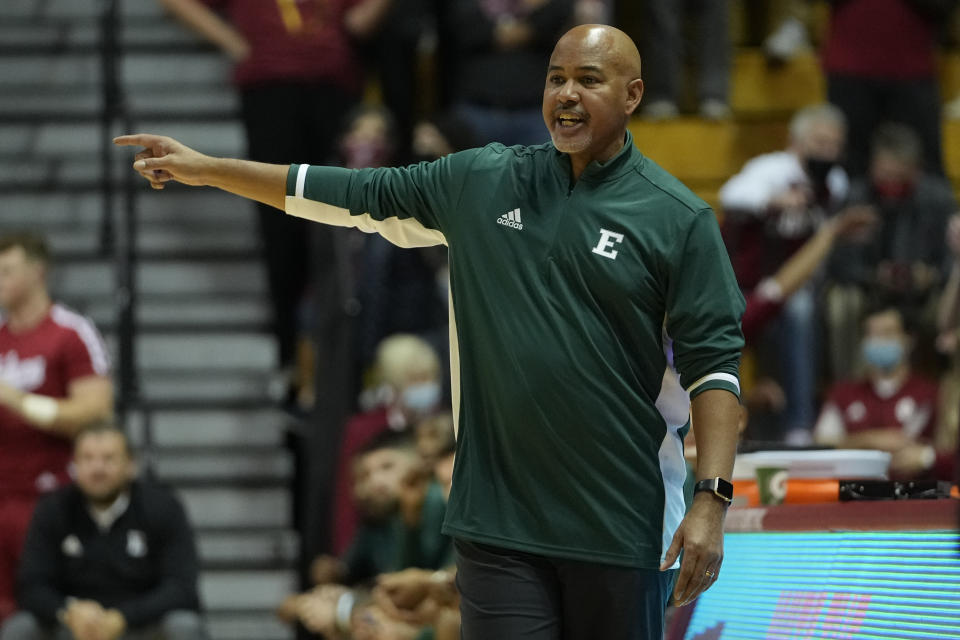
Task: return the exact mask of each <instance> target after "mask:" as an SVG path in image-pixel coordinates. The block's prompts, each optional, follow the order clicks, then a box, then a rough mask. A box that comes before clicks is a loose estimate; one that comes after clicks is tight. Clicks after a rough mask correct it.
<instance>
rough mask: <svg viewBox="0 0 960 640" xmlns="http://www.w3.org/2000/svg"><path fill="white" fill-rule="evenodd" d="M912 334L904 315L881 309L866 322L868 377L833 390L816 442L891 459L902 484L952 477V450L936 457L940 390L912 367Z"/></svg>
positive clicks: (864, 343) (863, 351) (864, 348)
mask: <svg viewBox="0 0 960 640" xmlns="http://www.w3.org/2000/svg"><path fill="white" fill-rule="evenodd" d="M913 344H914V338H913V334H912V333H911V332H910V331H908V329H907V327H906V324H905V320H904V316H903V313H902V312H901V311H899V310H898V309H896V308H894V307H885V308H880V309H878V310H877V311H874V312H872V313H870V314H868V315H867V317H866V319H865V320H864V337H863V341H862V342H861V354H862V357H863V361H864V366H865V368H866V376H865V377H864V378H862V379H860V380H848V381H843V382H839V383H837V384H836V385H834V387H833V388H832V389H831V390H830V392H829V394H828V397H827V401H826V403H825V404H824V407H823V410H822V412H821V413H820V418H819V420H818V421H817V425H816V429H815V430H814V437H815V439H816V442H817V443H818V444H821V445H830V446H835V447H839V448H847V449H878V450H880V451H887V452H889V453H891V454H893V458H892V460H891V462H890V471H891V476H893V477H894V478H898V479H914V478H922V477H935V478H942V479H944V480H948V479H950V478H951V477H952V458H953V455H954V452H953V451H952V450H947V451H937V450H936V449H935V448H934V447H933V446H932V443H933V442H934V439H935V437H936V429H937V385H936V383H934V382H931V381H929V380H926V379H925V378H923V377H921V376H919V375H917V374H915V373H914V372H913V370H912V368H911V365H910V352H911V349H912V348H913Z"/></svg>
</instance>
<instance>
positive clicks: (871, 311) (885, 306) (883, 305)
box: [861, 298, 917, 335]
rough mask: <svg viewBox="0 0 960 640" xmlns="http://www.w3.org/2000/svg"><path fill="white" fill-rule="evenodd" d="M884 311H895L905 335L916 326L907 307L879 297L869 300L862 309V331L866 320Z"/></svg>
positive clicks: (913, 331) (865, 325)
mask: <svg viewBox="0 0 960 640" xmlns="http://www.w3.org/2000/svg"><path fill="white" fill-rule="evenodd" d="M884 313H895V314H897V316H898V317H899V318H900V326H901V327H903V332H904V333H905V334H907V335H913V334H914V333H915V330H916V328H917V323H916V321H915V319H914V317H913V313H911V312H910V311H909V310H908V309H907V308H905V307H903V306H902V305H899V304H896V303H895V302H893V301H891V300H887V299H884V298H879V299H876V300H873V301H871V302H870V303H869V304H868V306H867V308H866V309H864V311H863V318H862V321H861V322H862V326H863V329H864V331H866V327H867V320H869V319H870V318H872V317H873V316H878V315H881V314H884Z"/></svg>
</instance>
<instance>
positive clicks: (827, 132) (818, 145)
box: [797, 120, 846, 162]
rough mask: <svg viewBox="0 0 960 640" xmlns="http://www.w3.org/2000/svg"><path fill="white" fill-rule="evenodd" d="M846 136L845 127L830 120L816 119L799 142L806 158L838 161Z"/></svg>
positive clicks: (802, 153)
mask: <svg viewBox="0 0 960 640" xmlns="http://www.w3.org/2000/svg"><path fill="white" fill-rule="evenodd" d="M845 137H846V134H845V132H844V130H843V127H840V126H838V125H837V124H836V123H834V122H831V121H829V120H815V121H813V122H812V123H811V124H810V125H809V128H808V129H807V131H806V135H804V136H803V138H802V139H801V140H798V141H797V144H798V146H799V147H800V154H801V155H802V156H803V157H805V158H817V159H818V160H829V161H831V162H838V161H839V160H840V156H841V155H842V154H843V146H844V141H845Z"/></svg>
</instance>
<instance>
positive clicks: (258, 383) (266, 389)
mask: <svg viewBox="0 0 960 640" xmlns="http://www.w3.org/2000/svg"><path fill="white" fill-rule="evenodd" d="M270 380H271V378H270V376H269V374H268V372H264V373H260V372H254V373H237V372H231V371H215V372H205V373H194V372H190V373H187V372H175V371H173V372H169V373H167V372H164V373H155V372H145V373H144V372H141V375H140V397H141V398H142V399H143V400H144V401H146V402H151V403H161V404H162V403H191V404H193V405H196V406H203V405H204V404H206V405H209V406H224V405H226V406H229V405H230V404H231V403H235V404H236V405H238V406H239V405H246V406H258V407H268V406H271V405H272V404H274V402H275V401H274V400H273V396H272V395H271V393H270Z"/></svg>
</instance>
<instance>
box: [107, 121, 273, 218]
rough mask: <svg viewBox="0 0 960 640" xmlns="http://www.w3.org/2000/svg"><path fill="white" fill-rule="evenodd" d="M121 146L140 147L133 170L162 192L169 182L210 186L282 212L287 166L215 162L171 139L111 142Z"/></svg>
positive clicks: (138, 136) (133, 138) (144, 137)
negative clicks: (141, 148)
mask: <svg viewBox="0 0 960 640" xmlns="http://www.w3.org/2000/svg"><path fill="white" fill-rule="evenodd" d="M113 142H114V144H117V145H120V146H142V147H144V149H143V150H142V151H140V152H139V153H137V155H136V156H135V158H136V160H135V162H134V163H133V168H134V169H136V170H137V171H138V172H139V173H140V175H142V176H143V177H144V178H146V179H147V180H149V181H150V186H152V187H153V188H154V189H163V187H164V185H165V184H166V183H167V182H170V181H171V180H173V181H176V182H182V183H183V184H188V185H192V186H210V187H216V188H217V189H222V190H223V191H227V192H229V193H233V194H235V195H238V196H241V197H243V198H249V199H251V200H256V201H257V202H262V203H264V204H268V205H270V206H271V207H276V208H277V209H280V210H281V211H283V209H284V198H285V196H286V184H287V171H288V170H289V169H290V166H289V165H277V164H265V163H262V162H253V161H251V160H236V159H233V158H215V157H213V156H208V155H204V154H202V153H199V152H197V151H194V150H193V149H191V148H190V147H187V146H186V145H183V144H181V143H179V142H177V141H176V140H174V139H173V138H167V137H165V136H156V135H151V134H135V135H128V136H120V137H118V138H114V140H113Z"/></svg>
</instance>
